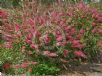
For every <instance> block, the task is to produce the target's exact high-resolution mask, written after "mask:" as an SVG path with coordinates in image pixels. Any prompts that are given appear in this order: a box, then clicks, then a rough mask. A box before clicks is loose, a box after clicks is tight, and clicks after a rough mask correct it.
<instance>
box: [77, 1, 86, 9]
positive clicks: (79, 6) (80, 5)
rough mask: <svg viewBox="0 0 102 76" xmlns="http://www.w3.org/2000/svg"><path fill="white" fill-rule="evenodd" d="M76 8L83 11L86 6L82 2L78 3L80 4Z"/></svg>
mask: <svg viewBox="0 0 102 76" xmlns="http://www.w3.org/2000/svg"><path fill="white" fill-rule="evenodd" d="M78 8H79V9H85V8H86V5H85V4H84V3H83V2H80V3H79V4H78Z"/></svg>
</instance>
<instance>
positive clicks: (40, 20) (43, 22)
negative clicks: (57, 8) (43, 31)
mask: <svg viewBox="0 0 102 76" xmlns="http://www.w3.org/2000/svg"><path fill="white" fill-rule="evenodd" d="M38 22H39V23H40V24H41V25H44V24H45V19H44V17H42V16H41V17H38Z"/></svg>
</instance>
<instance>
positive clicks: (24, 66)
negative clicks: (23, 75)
mask: <svg viewBox="0 0 102 76" xmlns="http://www.w3.org/2000/svg"><path fill="white" fill-rule="evenodd" d="M28 66H29V63H28V62H23V63H22V64H21V67H22V68H26V67H28Z"/></svg>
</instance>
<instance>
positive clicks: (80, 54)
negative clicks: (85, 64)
mask: <svg viewBox="0 0 102 76" xmlns="http://www.w3.org/2000/svg"><path fill="white" fill-rule="evenodd" d="M74 54H75V55H76V56H78V57H82V58H87V57H86V55H85V54H84V53H83V52H82V51H75V52H74Z"/></svg>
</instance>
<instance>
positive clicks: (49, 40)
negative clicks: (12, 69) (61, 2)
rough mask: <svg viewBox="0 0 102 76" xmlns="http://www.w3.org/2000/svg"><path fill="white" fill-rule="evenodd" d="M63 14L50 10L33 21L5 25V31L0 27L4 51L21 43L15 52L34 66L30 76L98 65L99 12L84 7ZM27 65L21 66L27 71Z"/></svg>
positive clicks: (101, 46)
mask: <svg viewBox="0 0 102 76" xmlns="http://www.w3.org/2000/svg"><path fill="white" fill-rule="evenodd" d="M63 10H64V11H62V12H61V11H60V10H59V11H56V10H54V9H52V10H51V11H47V12H44V13H42V14H38V13H37V14H36V15H35V16H34V17H31V16H30V17H29V16H27V17H24V16H25V15H24V16H23V18H21V23H19V22H16V23H11V24H9V25H8V26H7V27H8V28H9V29H8V30H6V28H7V27H4V30H3V31H4V32H5V33H3V38H4V39H5V42H6V45H4V47H6V48H11V49H14V46H12V45H13V44H15V43H16V44H17V43H18V44H19V43H22V45H20V47H19V48H20V49H21V52H22V53H23V54H25V55H26V56H27V58H28V60H27V61H28V62H29V61H34V62H37V65H36V66H35V64H34V67H32V69H34V70H33V71H32V73H39V74H43V73H44V74H56V73H58V71H60V69H62V68H65V69H66V66H68V65H73V64H74V65H75V64H81V63H83V62H97V63H99V62H100V58H101V49H102V37H101V34H102V29H101V23H102V14H101V12H98V11H97V10H96V9H93V8H91V7H89V6H88V5H85V4H84V3H78V4H76V5H73V7H69V8H68V7H66V6H65V7H63ZM23 14H25V13H23ZM26 15H27V14H26ZM28 15H29V13H28ZM4 25H5V23H4ZM6 25H7V24H6ZM6 25H5V26H6ZM7 43H8V44H7ZM17 46H19V45H17ZM16 48H17V47H15V49H16ZM11 51H12V50H11ZM28 62H25V63H24V65H25V67H26V68H28V67H30V64H29V63H28ZM48 62H49V63H48ZM20 66H22V63H21V65H20ZM49 67H50V68H49ZM23 68H24V67H23ZM59 68H60V69H59ZM24 70H27V69H25V68H24Z"/></svg>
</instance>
